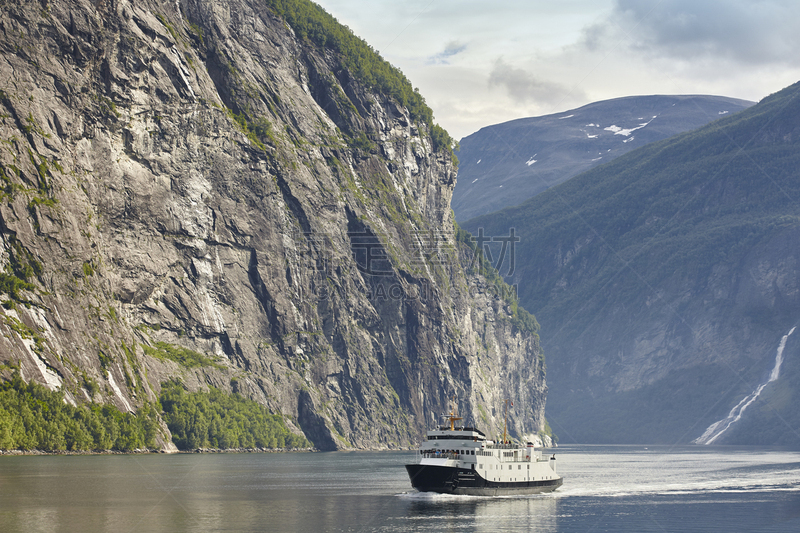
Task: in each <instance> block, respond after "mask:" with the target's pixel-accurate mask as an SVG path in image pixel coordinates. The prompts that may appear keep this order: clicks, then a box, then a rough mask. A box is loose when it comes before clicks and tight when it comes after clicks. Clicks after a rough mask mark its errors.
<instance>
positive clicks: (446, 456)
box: [420, 452, 458, 459]
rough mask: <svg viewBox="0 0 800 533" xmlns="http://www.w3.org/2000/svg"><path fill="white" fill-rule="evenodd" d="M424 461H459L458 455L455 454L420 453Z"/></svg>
mask: <svg viewBox="0 0 800 533" xmlns="http://www.w3.org/2000/svg"><path fill="white" fill-rule="evenodd" d="M420 455H422V458H423V459H458V454H457V453H453V452H420Z"/></svg>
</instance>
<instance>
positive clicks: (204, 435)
mask: <svg viewBox="0 0 800 533" xmlns="http://www.w3.org/2000/svg"><path fill="white" fill-rule="evenodd" d="M159 399H160V402H161V406H162V408H163V410H164V421H165V422H166V423H167V426H168V427H169V430H170V431H171V432H172V441H173V442H174V443H175V445H176V446H177V447H178V449H181V450H194V449H197V448H221V449H228V448H306V447H308V446H310V444H309V442H308V441H307V440H306V439H304V438H303V437H299V436H297V435H294V434H293V433H291V432H290V431H289V430H288V429H287V427H286V423H285V422H284V420H283V417H282V416H281V415H271V414H269V413H268V412H267V410H266V409H265V408H264V407H263V406H261V405H259V404H258V403H256V402H254V401H252V400H247V399H245V398H243V397H241V396H239V395H238V394H228V393H226V392H223V391H220V390H219V389H215V388H213V387H211V388H209V390H208V392H187V391H186V389H185V388H184V387H183V385H181V383H179V382H177V381H169V382H166V383H164V385H163V387H162V389H161V396H160V398H159Z"/></svg>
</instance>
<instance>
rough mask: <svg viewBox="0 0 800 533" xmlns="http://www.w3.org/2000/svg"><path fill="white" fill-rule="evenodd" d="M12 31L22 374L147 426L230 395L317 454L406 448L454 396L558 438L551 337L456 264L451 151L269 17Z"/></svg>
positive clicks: (4, 356) (191, 14) (205, 10)
mask: <svg viewBox="0 0 800 533" xmlns="http://www.w3.org/2000/svg"><path fill="white" fill-rule="evenodd" d="M195 28H199V29H200V30H201V31H202V36H201V35H200V34H199V33H198V32H197V31H196V30H195ZM0 31H2V33H3V39H2V40H0V41H1V42H0V80H3V81H2V91H3V93H2V95H0V96H2V105H0V113H2V119H0V140H2V141H3V143H2V145H1V147H0V165H2V166H1V167H0V168H1V169H2V171H3V176H4V177H3V181H4V185H5V192H4V193H2V196H1V198H2V201H0V230H1V231H2V238H3V242H2V255H0V263H2V265H3V266H6V265H8V266H9V268H12V264H13V263H14V261H16V262H18V263H19V262H20V261H22V262H23V263H26V264H28V265H34V266H36V267H37V269H39V270H37V273H34V274H31V276H30V277H29V278H28V281H29V282H30V283H32V284H33V286H34V287H35V288H32V289H30V290H22V291H21V293H20V294H19V295H17V296H18V297H17V301H16V302H14V301H12V300H13V298H11V297H10V295H8V294H6V295H4V296H3V299H4V301H7V302H8V305H7V307H9V308H8V309H2V310H0V332H2V335H0V361H2V362H17V361H18V362H19V363H20V365H21V372H22V375H23V377H24V379H26V380H36V381H39V382H41V383H44V384H46V385H48V386H49V387H51V388H58V387H60V388H62V389H63V390H64V391H65V392H66V395H67V398H68V400H69V401H73V402H87V401H89V400H95V401H102V402H108V403H113V404H114V405H116V406H117V407H118V408H120V409H123V410H130V411H135V410H136V409H137V408H138V407H139V406H141V405H142V404H143V403H144V402H148V401H154V400H155V399H156V398H157V396H158V393H159V391H160V386H161V383H163V382H164V381H166V380H169V379H176V378H177V379H180V380H182V381H183V382H184V383H185V384H186V386H187V387H188V388H189V389H190V390H201V389H205V388H207V387H209V386H213V387H218V388H221V389H224V390H227V391H231V392H237V393H239V394H242V395H243V396H245V397H248V398H251V399H254V400H256V401H258V402H260V403H261V404H263V405H264V406H266V407H267V408H268V409H269V410H271V411H272V412H276V413H281V414H282V415H284V416H285V417H286V418H287V420H288V422H289V424H290V426H291V427H292V428H293V430H295V431H297V432H298V433H301V432H302V433H304V434H305V435H306V436H308V437H309V438H310V439H311V440H313V441H314V443H315V444H316V445H317V447H319V448H321V449H335V448H403V447H408V446H411V445H413V444H414V443H415V441H417V440H418V439H419V438H420V436H421V434H422V433H423V432H424V431H425V429H426V428H428V427H430V426H432V425H433V424H434V423H436V422H437V417H438V416H439V415H441V414H442V413H443V412H445V411H449V408H450V405H449V398H451V397H452V396H455V397H457V398H458V408H459V411H460V412H461V413H462V414H463V415H464V416H465V418H466V419H467V421H474V422H475V423H477V424H478V425H480V426H481V427H482V428H483V429H484V430H486V431H488V432H490V433H496V432H498V431H502V412H501V408H500V406H501V403H502V399H504V398H512V399H513V400H514V407H513V409H512V411H511V412H510V420H511V425H512V430H513V432H514V433H516V434H518V435H523V434H528V433H532V432H536V431H540V430H542V429H543V427H544V400H545V392H546V386H545V381H544V367H543V362H542V358H541V357H540V355H541V352H540V348H539V344H538V336H537V335H536V334H535V333H534V334H530V333H525V332H522V331H519V330H518V329H517V328H516V327H515V326H514V325H513V323H512V321H511V319H510V317H511V308H510V306H509V305H508V303H507V302H505V301H504V300H503V299H502V298H501V297H500V296H499V295H497V294H495V293H494V292H493V291H492V290H491V289H490V286H489V285H487V283H486V281H485V280H484V279H483V277H481V276H478V275H474V274H467V273H466V271H465V269H464V267H463V266H462V264H461V263H462V261H461V259H464V258H466V259H467V260H468V259H469V257H467V256H468V253H467V252H466V251H465V250H460V251H459V250H458V246H457V244H456V242H455V240H454V237H453V233H454V232H453V228H454V220H453V215H452V211H451V210H450V199H451V196H452V192H453V186H454V183H455V172H456V171H455V169H454V168H453V166H452V163H451V162H450V159H449V157H448V156H446V155H445V154H441V153H433V151H432V148H431V140H430V137H429V136H428V133H427V131H426V127H425V126H424V125H421V124H418V123H416V122H415V121H414V120H413V119H412V118H411V116H410V114H409V111H408V110H407V109H405V108H404V107H402V106H401V105H398V103H397V102H395V101H394V100H392V99H391V98H389V97H387V96H385V95H382V94H378V93H375V92H373V91H371V90H369V89H368V88H367V87H365V86H363V85H362V84H360V83H359V82H358V81H357V80H356V79H355V78H354V77H353V76H352V75H351V74H350V73H349V72H348V71H347V69H346V68H344V67H343V66H342V64H341V63H340V60H339V58H338V57H337V56H336V54H334V53H332V52H331V51H328V50H320V49H318V48H316V47H314V46H312V45H311V44H309V43H308V42H307V41H302V40H300V39H298V38H297V37H296V36H295V35H294V33H293V32H292V30H291V29H290V28H289V27H288V26H287V24H286V23H285V22H284V21H282V20H281V19H279V18H278V17H276V16H275V15H274V14H273V13H272V12H270V10H269V9H268V8H267V7H266V6H265V4H263V3H261V2H256V1H254V0H232V1H230V2H225V3H219V2H210V1H203V0H183V1H181V2H176V3H174V4H163V3H159V2H153V1H144V2H132V1H126V0H118V1H101V2H95V3H92V2H88V1H86V0H84V1H77V2H64V1H62V0H57V1H51V2H48V3H47V5H46V8H43V7H42V3H40V2H32V1H22V2H19V3H15V4H13V5H6V6H4V10H3V13H2V16H0ZM234 114H244V115H246V116H247V117H249V120H253V117H258V118H260V119H261V120H262V122H261V125H263V126H265V127H266V125H267V124H268V127H269V131H270V134H269V135H262V137H261V139H259V140H258V141H256V139H255V137H254V135H252V134H249V135H248V132H247V131H246V130H245V129H244V128H243V127H242V126H241V125H240V124H238V123H237V122H236V121H235V120H234V118H233V115H234ZM361 133H363V134H365V135H366V137H367V138H368V139H369V140H370V142H371V144H372V145H373V147H374V149H371V150H368V151H365V150H362V149H358V148H351V147H350V146H349V145H348V138H349V137H353V136H357V135H359V134H361ZM423 252H424V255H423ZM425 256H427V257H425ZM460 256H464V257H460ZM23 301H28V302H30V303H29V304H28V305H25V304H24V302H23ZM26 337H27V338H26ZM159 342H163V343H168V344H171V345H175V346H182V347H185V348H189V349H191V350H194V351H196V352H199V353H202V354H205V355H206V356H207V357H211V358H215V359H216V361H217V363H218V364H217V366H206V367H202V368H193V369H187V368H184V367H181V366H180V365H179V364H177V363H174V362H172V361H162V360H160V359H157V358H154V357H151V356H149V355H148V354H147V353H146V352H145V347H152V346H155V345H156V343H159ZM3 372H4V373H5V374H7V373H8V372H9V371H8V370H4V371H3ZM91 382H94V383H97V384H98V385H99V387H98V391H96V392H95V393H94V395H93V396H92V393H91V392H90V391H91V390H92V387H90V385H89V383H91ZM162 433H163V434H162V437H161V445H162V446H163V448H164V449H172V448H171V446H172V445H171V443H170V440H169V432H168V430H167V428H166V426H164V427H163V428H162Z"/></svg>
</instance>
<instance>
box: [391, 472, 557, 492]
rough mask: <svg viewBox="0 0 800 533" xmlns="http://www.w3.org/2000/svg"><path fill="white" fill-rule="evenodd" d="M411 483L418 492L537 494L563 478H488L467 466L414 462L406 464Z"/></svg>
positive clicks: (552, 487)
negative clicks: (493, 479)
mask: <svg viewBox="0 0 800 533" xmlns="http://www.w3.org/2000/svg"><path fill="white" fill-rule="evenodd" d="M406 470H407V471H408V477H409V478H411V485H412V486H413V487H414V488H415V489H417V490H418V491H420V492H439V493H442V494H465V495H470V496H508V495H514V494H538V493H542V492H551V491H554V490H556V489H557V488H558V487H560V486H561V484H562V483H563V482H564V480H563V479H562V478H560V477H559V478H557V479H546V480H540V481H509V482H501V481H489V480H487V479H484V478H483V477H481V476H480V475H478V474H477V473H476V472H474V471H472V470H468V469H466V468H457V467H452V466H438V465H425V464H413V465H406Z"/></svg>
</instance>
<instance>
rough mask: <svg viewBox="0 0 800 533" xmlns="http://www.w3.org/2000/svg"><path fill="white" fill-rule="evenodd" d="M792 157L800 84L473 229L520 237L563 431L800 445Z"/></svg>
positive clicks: (796, 181)
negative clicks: (708, 433)
mask: <svg viewBox="0 0 800 533" xmlns="http://www.w3.org/2000/svg"><path fill="white" fill-rule="evenodd" d="M799 168H800V84H795V85H792V86H791V87H788V88H786V89H784V90H782V91H780V92H778V93H776V94H773V95H771V96H769V97H767V98H765V99H764V100H762V101H761V102H759V103H758V104H757V105H755V106H753V107H751V108H749V109H747V110H744V111H741V112H740V113H738V114H736V115H730V116H726V117H724V118H722V119H720V120H718V121H715V122H713V123H711V124H708V125H706V126H704V127H702V128H700V129H698V130H695V131H692V132H687V133H683V134H680V135H677V136H675V137H672V138H670V139H667V140H663V141H659V142H656V143H652V144H649V145H647V146H645V147H642V148H640V149H638V150H635V151H633V152H630V153H628V154H626V155H624V156H621V157H619V158H617V159H615V160H613V161H611V162H610V163H607V164H605V165H602V166H599V167H596V168H594V169H592V170H589V171H588V172H585V173H583V174H581V175H579V176H576V177H574V178H572V179H570V180H569V181H567V182H565V183H563V184H561V185H559V186H556V187H553V188H551V189H549V190H547V191H545V192H544V193H542V194H540V195H538V196H536V197H534V198H532V199H530V200H528V201H526V202H525V203H523V204H522V205H519V206H516V207H512V208H507V209H504V210H502V211H499V212H497V213H493V214H490V215H485V216H482V217H477V218H474V219H472V220H470V221H468V222H467V223H465V224H464V226H465V227H466V229H468V230H470V231H472V232H473V233H479V232H483V235H484V239H486V238H489V237H490V236H497V235H507V234H509V228H510V227H513V228H515V234H516V236H518V238H519V239H520V242H519V243H518V244H517V247H516V250H515V259H516V261H515V269H514V271H513V273H511V275H508V271H504V272H502V273H503V274H506V275H508V276H507V280H508V281H509V282H511V283H514V284H517V285H518V291H519V295H520V302H521V303H522V304H523V305H524V306H525V307H526V308H527V309H530V310H532V311H534V312H535V313H536V315H537V317H538V319H539V320H540V322H541V325H542V339H544V341H545V342H544V346H543V347H544V350H545V353H546V355H547V361H548V368H547V370H548V384H549V386H550V395H549V398H548V421H549V422H550V423H551V424H552V426H553V429H554V430H555V431H556V432H557V433H558V434H559V437H561V439H562V442H563V441H574V442H597V443H600V442H605V443H613V442H616V443H625V442H628V443H648V442H649V443H680V442H684V443H685V442H690V441H693V440H696V439H700V441H701V442H703V441H707V439H703V438H702V437H703V435H704V434H706V429H707V428H709V427H710V426H712V425H713V424H715V423H716V422H718V421H722V420H726V419H728V422H730V423H731V424H730V428H729V429H727V430H726V431H725V432H724V433H723V434H721V435H719V437H718V438H717V439H716V440H715V441H714V443H716V444H720V443H730V444H745V443H760V444H792V445H797V444H798V443H799V442H798V441H799V440H800V439H798V433H799V432H798V428H800V416H798V414H797V410H796V405H797V401H798V396H797V395H798V392H797V391H799V390H800V377H799V376H800V372H799V371H798V368H800V343H798V340H799V339H798V334H797V333H793V335H789V336H788V337H786V338H785V339H784V337H785V336H786V335H788V334H789V332H790V331H793V329H792V328H793V327H794V326H796V325H797V324H798V322H799V321H800V283H798V280H800V251H799V250H800V174H798V169H799ZM782 343H784V344H785V346H784V348H785V350H784V349H783V348H781V344H782ZM776 369H777V372H776ZM772 378H775V379H772ZM771 379H772V381H770V380H771ZM762 385H763V387H762ZM737 406H738V407H737ZM743 408H744V412H742V409H743ZM729 417H730V418H729ZM728 422H725V423H723V424H722V425H720V426H717V427H718V428H719V429H721V428H722V427H724V426H725V425H728ZM712 433H713V432H712Z"/></svg>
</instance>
